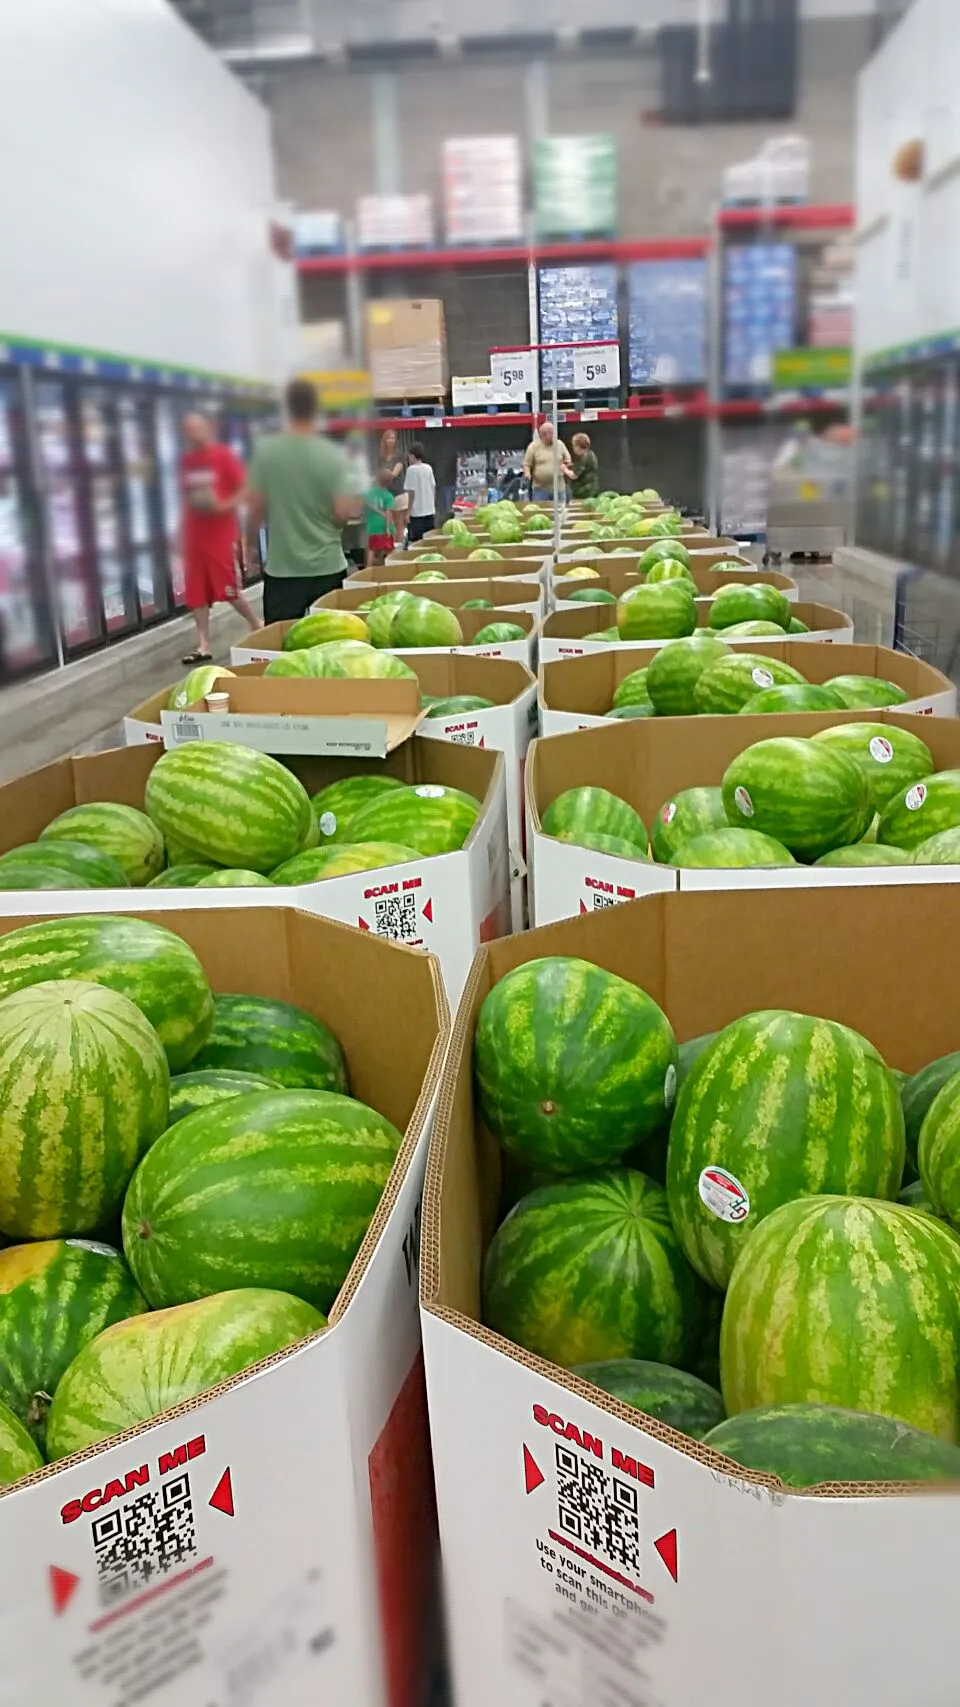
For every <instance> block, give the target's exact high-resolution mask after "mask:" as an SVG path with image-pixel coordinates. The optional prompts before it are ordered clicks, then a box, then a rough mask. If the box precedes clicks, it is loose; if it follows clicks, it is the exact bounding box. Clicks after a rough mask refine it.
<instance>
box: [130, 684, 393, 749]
mask: <svg viewBox="0 0 960 1707" xmlns="http://www.w3.org/2000/svg"><path fill="white" fill-rule="evenodd" d="M167 692H168V694H169V689H168V690H167ZM217 692H218V693H225V694H227V695H228V696H229V700H230V704H229V708H228V709H227V710H226V711H222V712H221V711H208V710H207V709H206V703H205V701H204V700H200V701H198V703H197V704H196V705H190V706H187V707H186V708H185V709H184V710H183V711H168V710H167V709H166V707H164V708H163V709H162V710H161V712H160V727H161V729H162V731H163V744H164V746H165V747H167V748H168V749H169V748H173V747H183V746H185V745H186V744H187V743H188V742H192V741H232V742H235V743H236V744H238V745H239V746H242V747H253V748H255V749H256V751H257V752H260V753H272V754H275V755H280V754H282V755H284V756H285V757H286V756H288V755H290V754H291V753H308V754H320V753H323V754H327V755H328V756H330V757H340V758H355V759H384V758H386V756H387V754H388V753H392V752H393V751H394V749H395V748H396V747H399V746H400V745H401V743H402V742H403V741H408V740H409V739H410V736H411V735H412V734H413V733H414V731H415V729H416V727H417V724H418V723H419V722H420V718H421V716H422V715H423V713H422V710H421V706H420V692H419V689H418V688H417V686H416V684H415V683H414V682H411V681H358V680H349V681H343V680H334V679H330V680H315V681H314V680H307V679H305V678H303V677H297V676H264V675H262V674H261V675H246V674H244V675H242V676H241V675H235V676H222V677H221V678H220V680H219V681H218V683H217Z"/></svg>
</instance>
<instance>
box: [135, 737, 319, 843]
mask: <svg viewBox="0 0 960 1707" xmlns="http://www.w3.org/2000/svg"><path fill="white" fill-rule="evenodd" d="M145 801H146V808H147V811H148V812H149V814H150V816H151V818H152V819H153V821H154V823H155V824H156V825H158V826H159V828H160V829H161V830H162V831H163V834H164V835H167V834H170V835H172V836H175V837H176V838H177V841H178V842H180V843H181V844H183V845H185V846H187V847H188V848H189V849H190V850H191V852H192V853H193V855H194V856H195V857H197V856H198V857H199V858H200V859H202V860H205V859H209V860H213V861H214V862H215V863H216V864H217V865H224V866H231V867H244V868H246V869H248V870H250V871H263V872H267V871H272V870H273V867H274V866H275V865H279V864H280V862H281V860H284V859H290V858H292V856H293V855H294V854H295V853H296V852H297V851H298V849H299V847H300V845H301V843H302V842H303V838H304V836H305V835H306V833H307V829H308V827H309V824H310V801H309V798H308V796H307V792H306V789H305V788H304V786H303V784H302V783H301V782H298V781H297V778H296V777H295V776H294V775H293V772H292V771H288V770H287V769H286V767H285V766H284V765H281V764H279V763H278V762H277V760H276V759H272V758H270V756H269V754H267V753H257V752H254V750H253V749H252V748H251V747H238V746H235V745H234V744H233V742H231V741H195V742H193V743H191V744H190V745H188V746H185V747H175V748H174V749H173V751H172V752H169V753H164V755H163V757H162V758H161V759H158V760H157V763H156V764H155V765H154V767H153V770H152V771H151V772H150V775H149V777H148V778H147V787H146V796H145Z"/></svg>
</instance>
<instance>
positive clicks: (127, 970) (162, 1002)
mask: <svg viewBox="0 0 960 1707" xmlns="http://www.w3.org/2000/svg"><path fill="white" fill-rule="evenodd" d="M50 978H54V979H56V978H83V979H87V980H89V981H90V982H91V983H94V984H104V985H106V986H107V988H108V989H111V990H119V991H120V993H121V994H122V995H124V996H129V998H130V1000H131V1001H132V1002H135V1003H136V1005H137V1007H138V1008H139V1009H140V1011H141V1012H142V1013H143V1014H144V1015H145V1016H146V1018H147V1019H148V1020H149V1021H150V1024H151V1025H152V1026H153V1028H154V1030H155V1031H156V1033H157V1035H158V1037H159V1038H160V1041H161V1043H162V1044H163V1047H164V1049H165V1050H166V1052H167V1060H168V1061H169V1063H170V1071H171V1072H173V1073H176V1072H178V1071H179V1070H180V1069H181V1068H183V1067H186V1066H188V1065H189V1063H190V1062H191V1061H192V1060H193V1057H194V1056H195V1055H196V1053H197V1050H198V1049H199V1048H200V1046H201V1044H202V1043H204V1042H205V1041H206V1039H207V1038H208V1037H209V1035H210V1028H211V1026H212V1024H213V995H212V993H211V990H210V985H209V984H208V983H207V976H206V973H205V972H204V970H203V967H202V966H201V964H200V962H199V960H198V959H197V957H196V955H195V954H194V952H193V949H192V948H189V947H188V945H187V944H186V943H185V942H184V941H183V938H182V937H179V936H177V935H176V934H175V932H173V931H170V930H167V929H166V927H165V926H164V925H155V924H152V923H150V922H149V921H148V920H146V919H133V918H124V917H123V915H122V914H110V913H101V914H93V915H91V916H89V917H88V916H86V915H78V916H77V917H76V918H65V919H48V920H46V921H43V922H41V923H39V924H35V925H24V926H23V928H22V929H21V930H17V931H10V932H9V933H8V934H7V935H6V936H0V997H2V996H9V995H10V994H11V993H12V992H13V991H14V990H23V989H26V987H27V986H28V985H30V984H39V983H40V982H41V981H43V980H45V979H50Z"/></svg>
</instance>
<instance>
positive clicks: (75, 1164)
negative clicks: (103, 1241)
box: [0, 979, 170, 1239]
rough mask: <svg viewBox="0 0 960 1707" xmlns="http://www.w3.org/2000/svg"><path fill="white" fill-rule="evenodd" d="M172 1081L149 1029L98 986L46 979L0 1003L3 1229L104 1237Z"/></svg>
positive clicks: (158, 1123)
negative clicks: (100, 1230) (103, 1231)
mask: <svg viewBox="0 0 960 1707" xmlns="http://www.w3.org/2000/svg"><path fill="white" fill-rule="evenodd" d="M169 1091H170V1073H169V1069H168V1067H167V1062H166V1057H165V1056H164V1053H163V1049H162V1047H161V1044H160V1039H159V1038H158V1036H157V1034H156V1032H155V1031H154V1030H153V1027H152V1026H151V1025H150V1024H148V1022H147V1020H145V1019H144V1017H143V1014H142V1013H141V1012H140V1009H139V1008H137V1007H135V1006H134V1004H133V1002H131V1001H130V1000H129V998H128V997H126V996H122V995H120V994H119V993H118V992H117V991H116V990H107V989H104V988H103V986H102V985H100V984H90V983H84V982H82V981H80V980H73V981H69V982H68V981H67V980H66V979H62V980H59V981H50V982H48V983H41V984H32V985H31V986H30V988H29V989H26V990H17V991H16V992H15V993H14V994H13V995H10V996H6V997H5V998H4V999H3V1001H0V1230H2V1231H3V1232H4V1233H6V1234H7V1235H8V1236H9V1237H11V1238H16V1239H47V1238H56V1237H59V1236H60V1235H62V1234H65V1233H87V1232H92V1231H93V1230H94V1229H96V1228H97V1227H101V1226H102V1225H103V1224H104V1222H105V1221H107V1220H108V1219H109V1217H110V1216H111V1215H113V1214H114V1213H115V1211H116V1210H117V1209H118V1208H119V1206H120V1203H121V1201H122V1198H123V1194H124V1191H125V1190H126V1186H127V1181H128V1180H129V1178H130V1175H131V1174H132V1172H133V1170H134V1168H135V1167H136V1164H137V1162H138V1160H139V1158H140V1157H141V1156H142V1155H143V1152H144V1151H145V1150H146V1149H147V1147H148V1146H149V1145H150V1144H152V1143H153V1141H154V1139H155V1138H157V1137H159V1135H160V1133H161V1132H162V1131H163V1129H164V1127H165V1126H166V1124H167V1101H168V1097H169Z"/></svg>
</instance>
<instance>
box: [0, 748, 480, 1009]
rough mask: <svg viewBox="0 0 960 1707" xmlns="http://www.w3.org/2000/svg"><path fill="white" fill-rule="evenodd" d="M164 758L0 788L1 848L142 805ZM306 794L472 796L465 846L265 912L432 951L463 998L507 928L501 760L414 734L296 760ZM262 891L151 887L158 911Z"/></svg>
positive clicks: (64, 771) (274, 897)
mask: <svg viewBox="0 0 960 1707" xmlns="http://www.w3.org/2000/svg"><path fill="white" fill-rule="evenodd" d="M160 756H161V750H160V749H159V748H158V747H157V745H156V743H155V742H148V743H145V744H144V745H141V746H131V747H121V748H116V749H113V750H111V751H108V752H103V753H91V754H89V755H88V756H85V757H83V758H77V759H62V760H60V761H58V762H57V763H56V764H52V765H46V766H44V767H43V769H42V770H38V771H33V772H32V773H31V774H30V775H28V776H24V777H19V778H18V779H17V780H16V781H15V782H9V783H4V784H2V785H0V824H2V831H0V852H6V851H7V850H8V849H9V848H12V847H17V846H19V845H20V844H21V843H22V842H29V841H33V840H35V839H36V837H37V836H38V835H39V834H40V831H41V830H42V829H43V828H44V826H45V825H46V824H48V823H49V822H50V820H51V819H52V818H54V817H56V816H57V814H58V813H59V812H64V811H66V809H67V808H68V807H70V806H75V805H78V804H80V803H81V802H84V801H91V800H117V801H122V802H124V803H125V804H126V805H128V806H138V807H141V808H142V806H143V791H144V786H145V784H146V780H147V777H148V775H149V773H150V771H151V769H152V767H153V766H154V764H156V762H157V760H158V759H159V758H160ZM291 768H292V769H294V770H295V771H296V772H297V775H298V776H300V778H301V780H302V781H303V783H304V785H305V787H306V788H307V790H308V792H309V793H311V794H312V793H316V792H317V791H318V790H319V789H320V788H323V787H325V786H326V785H327V783H330V782H333V781H335V780H336V779H337V777H338V776H347V775H354V774H356V773H357V772H358V771H360V770H363V769H373V770H386V771H389V772H390V774H391V775H393V776H399V777H402V778H403V779H404V780H405V781H409V782H417V783H428V784H429V783H439V784H441V785H443V784H446V785H448V786H450V787H454V788H462V789H465V790H466V792H467V793H468V794H473V795H475V796H476V797H477V799H479V800H482V801H483V811H482V812H481V814H480V817H479V818H478V819H477V821H476V823H475V825H474V827H473V830H472V831H471V833H470V835H469V836H468V838H467V841H466V843H465V845H464V847H463V848H461V849H460V850H459V851H458V852H456V853H448V854H438V855H434V856H433V857H429V858H428V857H426V856H424V858H423V859H422V860H421V861H417V862H416V863H414V862H413V861H411V862H410V863H409V864H407V865H402V866H400V865H397V866H385V867H384V868H383V869H382V870H380V871H361V872H354V873H351V874H350V875H348V876H345V877H328V878H325V879H324V880H323V882H321V883H306V884H298V885H297V886H295V887H294V886H292V885H290V886H281V885H279V884H278V885H277V886H276V888H275V889H274V890H273V891H272V892H270V894H269V901H268V902H267V903H266V905H269V906H271V907H273V906H278V907H297V908H299V909H301V910H302V911H304V912H309V913H318V914H320V915H321V916H322V917H324V918H327V919H338V920H340V921H341V922H342V923H343V924H349V925H355V926H357V927H358V928H359V929H360V930H362V931H369V932H370V933H371V934H372V935H375V936H382V937H386V938H389V939H392V940H393V941H395V942H400V943H403V944H405V945H406V946H407V947H411V948H422V949H428V950H430V951H431V952H433V953H434V954H436V956H437V959H438V960H439V962H440V965H441V967H442V969H443V977H444V982H445V984H446V987H447V991H448V994H449V996H450V999H451V1001H456V999H457V997H458V995H459V993H460V990H461V988H462V986H463V981H464V979H465V977H466V975H467V972H468V970H469V967H470V961H471V959H472V957H473V954H474V952H475V950H476V948H477V946H478V945H479V943H481V942H486V941H488V940H489V939H490V938H492V937H495V936H501V935H502V934H503V933H504V931H506V930H508V929H509V919H510V880H509V857H508V847H507V803H506V786H505V760H504V758H503V756H502V755H501V754H500V753H498V752H494V751H488V750H487V749H485V748H472V747H460V746H455V745H453V744H450V743H447V742H440V741H433V740H430V741H425V740H422V739H421V738H420V737H416V738H414V739H413V740H411V741H407V742H405V743H404V745H403V746H402V747H399V748H397V750H396V751H395V752H393V753H391V754H390V755H389V757H388V758H387V759H385V760H382V761H376V760H373V761H367V763H366V764H363V763H362V762H360V761H357V760H344V759H330V758H306V759H294V760H293V761H291ZM265 894H267V891H266V890H264V889H262V888H260V889H257V888H253V889H151V890H150V891H149V902H148V904H149V906H150V908H151V910H153V909H156V910H157V911H163V910H180V911H183V910H186V909H191V908H194V907H196V908H219V907H223V906H227V907H232V908H238V907H256V906H259V907H263V906H264V905H265V902H264V895H265ZM146 895H147V891H146V890H140V889H97V890H90V889H71V890H64V891H62V892H61V891H59V890H45V891H42V892H41V891H32V892H30V893H29V894H28V893H25V892H24V891H17V890H0V918H2V917H4V916H6V915H8V914H11V913H23V912H24V911H29V910H33V911H34V912H36V911H37V910H38V906H39V905H40V904H42V906H43V907H44V908H45V909H46V910H47V911H48V912H49V911H56V912H57V913H89V912H138V911H140V910H141V909H142V908H143V905H144V900H145V897H146Z"/></svg>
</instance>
